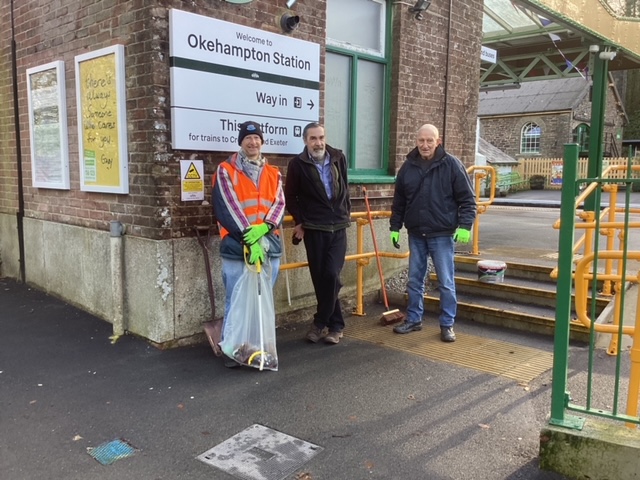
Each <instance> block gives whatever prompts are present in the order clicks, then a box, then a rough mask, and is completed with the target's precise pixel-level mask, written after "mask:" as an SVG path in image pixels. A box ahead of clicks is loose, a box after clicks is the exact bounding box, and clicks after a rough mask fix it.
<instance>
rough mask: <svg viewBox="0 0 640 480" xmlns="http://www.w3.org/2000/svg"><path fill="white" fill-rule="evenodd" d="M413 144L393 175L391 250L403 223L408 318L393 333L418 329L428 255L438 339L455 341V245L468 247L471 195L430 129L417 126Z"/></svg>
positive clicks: (456, 162) (457, 163) (455, 163)
mask: <svg viewBox="0 0 640 480" xmlns="http://www.w3.org/2000/svg"><path fill="white" fill-rule="evenodd" d="M416 144H417V146H416V148H414V149H413V150H412V151H411V152H409V154H408V155H407V159H406V161H405V162H404V163H403V164H402V167H400V170H399V171H398V176H397V178H396V185H395V191H394V194H393V205H392V207H391V219H390V221H389V223H390V230H391V242H392V243H393V245H394V246H395V247H396V248H399V243H398V242H399V239H400V229H401V228H402V225H403V224H404V226H405V227H406V228H407V230H408V232H409V281H408V283H407V290H408V294H409V295H408V296H409V298H408V305H407V318H406V320H405V322H404V323H402V324H400V325H398V326H396V327H394V329H393V331H394V332H396V333H409V332H413V331H417V330H422V314H423V312H424V297H423V296H424V280H425V276H426V274H427V262H428V258H429V256H431V259H432V260H433V265H434V267H435V270H436V275H437V276H438V289H439V291H440V316H439V323H440V339H441V340H442V341H443V342H454V341H455V340H456V335H455V333H454V331H453V324H454V322H455V318H456V311H457V307H458V302H457V298H456V285H455V280H454V253H455V250H454V246H455V242H456V241H457V242H460V243H467V242H469V238H470V236H471V226H472V225H473V222H474V220H475V218H476V200H475V194H474V191H473V187H472V186H471V181H470V180H469V176H468V175H467V172H466V171H465V169H464V166H463V165H462V162H460V160H458V159H457V158H456V157H454V156H453V155H450V154H448V153H447V152H445V151H444V148H443V147H442V145H441V140H440V135H439V133H438V129H437V128H436V127H435V126H433V125H430V124H426V125H423V126H422V127H420V129H419V130H418V135H417V138H416Z"/></svg>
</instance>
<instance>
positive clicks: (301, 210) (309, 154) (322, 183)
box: [284, 123, 351, 344]
mask: <svg viewBox="0 0 640 480" xmlns="http://www.w3.org/2000/svg"><path fill="white" fill-rule="evenodd" d="M302 137H303V141H304V145H305V148H304V150H303V151H302V153H301V154H299V155H298V156H296V157H294V158H292V159H291V161H290V162H289V166H288V168H287V176H286V180H285V188H284V192H285V201H286V205H287V210H288V211H289V213H290V214H291V215H292V216H293V220H294V222H295V227H294V229H293V240H294V243H297V242H298V241H300V240H304V246H305V249H306V251H307V261H308V262H309V272H310V273H311V280H312V282H313V288H314V290H315V294H316V300H317V302H318V305H317V307H316V313H315V315H314V318H313V323H312V325H311V328H310V330H309V332H308V333H307V340H309V341H310V342H313V343H316V342H318V341H319V340H321V339H323V338H324V341H325V343H329V344H336V343H338V342H339V341H340V339H341V338H342V330H343V329H344V318H343V316H342V307H341V306H340V299H339V297H338V295H339V293H340V288H341V287H342V283H341V282H340V272H341V271H342V267H343V265H344V258H345V255H346V252H347V232H346V229H347V227H348V226H349V225H350V224H351V217H350V215H351V200H350V198H349V185H348V183H347V161H346V159H345V157H344V154H343V153H342V152H341V151H340V150H336V149H334V148H331V147H330V146H329V145H327V144H326V143H325V138H324V127H322V125H320V124H318V123H310V124H308V125H307V126H306V127H305V128H304V130H303V133H302Z"/></svg>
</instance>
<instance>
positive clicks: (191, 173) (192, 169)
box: [184, 162, 200, 180]
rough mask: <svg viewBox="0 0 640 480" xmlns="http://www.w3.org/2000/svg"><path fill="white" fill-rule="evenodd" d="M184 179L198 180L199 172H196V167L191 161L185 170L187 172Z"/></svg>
mask: <svg viewBox="0 0 640 480" xmlns="http://www.w3.org/2000/svg"><path fill="white" fill-rule="evenodd" d="M184 179H185V180H200V174H199V173H198V169H197V168H196V166H195V165H194V164H193V162H191V165H189V170H187V174H186V175H185V176H184Z"/></svg>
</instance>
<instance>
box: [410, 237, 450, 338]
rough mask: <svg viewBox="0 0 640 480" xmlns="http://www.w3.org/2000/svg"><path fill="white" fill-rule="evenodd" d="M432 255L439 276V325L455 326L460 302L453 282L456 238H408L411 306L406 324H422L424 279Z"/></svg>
mask: <svg viewBox="0 0 640 480" xmlns="http://www.w3.org/2000/svg"><path fill="white" fill-rule="evenodd" d="M429 255H430V256H431V260H433V265H434V267H435V269H436V275H438V285H439V286H438V290H439V291H440V316H439V321H440V326H441V327H452V326H453V323H454V322H455V318H456V311H457V308H458V301H457V299H456V284H455V280H454V266H453V257H454V242H453V237H451V236H445V237H433V238H426V237H419V236H413V235H409V282H408V284H407V290H408V293H409V304H408V306H407V320H406V321H407V322H408V323H418V322H422V314H423V312H424V280H425V277H426V275H427V265H428V259H429Z"/></svg>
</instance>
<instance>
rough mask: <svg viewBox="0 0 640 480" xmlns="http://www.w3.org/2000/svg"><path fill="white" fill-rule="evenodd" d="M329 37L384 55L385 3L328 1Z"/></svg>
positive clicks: (351, 0) (353, 0)
mask: <svg viewBox="0 0 640 480" xmlns="http://www.w3.org/2000/svg"><path fill="white" fill-rule="evenodd" d="M327 38H328V39H331V40H335V41H336V42H337V43H338V44H340V45H341V46H343V47H345V48H349V46H353V47H356V49H357V48H358V47H360V48H361V49H362V48H364V49H366V50H370V51H373V52H377V53H379V54H381V55H384V3H381V2H379V1H375V0H327ZM345 44H346V45H345Z"/></svg>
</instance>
